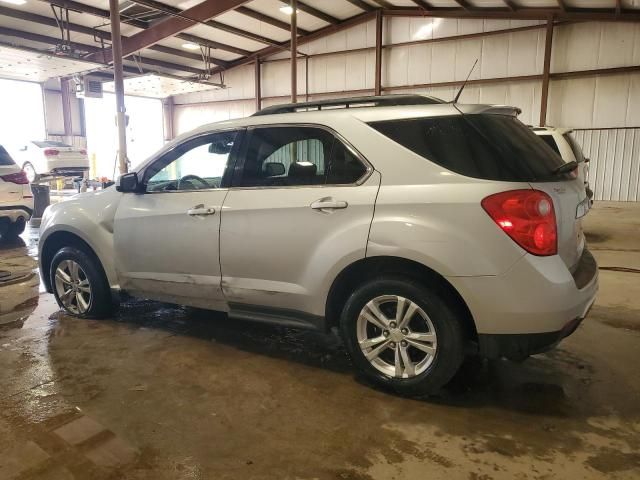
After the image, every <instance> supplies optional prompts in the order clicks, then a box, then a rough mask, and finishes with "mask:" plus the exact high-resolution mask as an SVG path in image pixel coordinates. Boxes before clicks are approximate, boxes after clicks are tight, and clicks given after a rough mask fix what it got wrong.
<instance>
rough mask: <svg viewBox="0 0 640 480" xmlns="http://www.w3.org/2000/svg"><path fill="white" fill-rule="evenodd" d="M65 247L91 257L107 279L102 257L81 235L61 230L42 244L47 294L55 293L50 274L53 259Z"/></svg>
mask: <svg viewBox="0 0 640 480" xmlns="http://www.w3.org/2000/svg"><path fill="white" fill-rule="evenodd" d="M64 247H75V248H77V249H79V250H82V251H83V252H85V253H87V254H88V255H90V256H91V257H92V258H93V259H94V260H95V261H96V265H97V267H98V268H99V270H101V271H102V274H103V275H104V276H105V278H106V277H107V275H106V272H105V270H104V267H103V265H102V262H101V261H100V257H98V255H97V253H96V252H95V250H94V249H93V247H91V245H89V244H88V243H87V242H86V241H85V240H84V239H83V238H81V237H80V236H79V235H77V234H75V233H73V232H69V231H67V230H59V231H56V232H53V233H51V234H50V235H49V236H48V237H47V238H46V239H45V240H44V241H43V244H42V247H41V248H40V273H41V275H42V282H43V283H44V286H45V288H46V290H47V292H49V293H52V292H53V286H52V285H51V278H49V272H50V270H51V262H52V261H53V257H54V256H55V254H56V253H57V252H58V251H59V250H60V249H61V248H64Z"/></svg>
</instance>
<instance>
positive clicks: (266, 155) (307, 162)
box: [233, 126, 366, 187]
mask: <svg viewBox="0 0 640 480" xmlns="http://www.w3.org/2000/svg"><path fill="white" fill-rule="evenodd" d="M365 173H366V168H365V166H364V165H363V164H362V162H361V161H360V160H359V159H358V158H356V157H355V155H354V154H353V153H351V152H350V151H349V150H348V149H347V148H346V147H345V145H344V144H343V143H342V142H341V141H339V140H338V139H337V138H336V137H334V136H333V135H332V134H331V133H330V132H328V131H327V130H324V129H321V128H314V127H306V126H305V127H260V128H255V129H254V130H253V131H251V132H250V136H249V138H248V146H247V151H246V154H245V156H244V165H243V167H242V170H241V171H240V172H237V174H236V177H235V178H234V180H233V186H234V187H283V186H299V185H327V184H333V185H340V184H351V183H355V182H356V181H358V180H359V179H360V178H361V177H362V176H363V175H364V174H365Z"/></svg>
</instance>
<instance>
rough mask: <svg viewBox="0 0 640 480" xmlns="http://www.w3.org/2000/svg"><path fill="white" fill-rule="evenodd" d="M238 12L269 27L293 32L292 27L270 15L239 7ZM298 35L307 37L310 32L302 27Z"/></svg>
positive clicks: (298, 29)
mask: <svg viewBox="0 0 640 480" xmlns="http://www.w3.org/2000/svg"><path fill="white" fill-rule="evenodd" d="M235 11H236V12H238V13H241V14H243V15H246V16H247V17H251V18H253V19H255V20H259V21H261V22H264V23H266V24H267V25H271V26H272V27H276V28H280V29H282V30H286V31H287V32H289V31H291V25H290V24H288V23H287V22H283V21H282V20H278V19H277V18H273V17H270V16H269V15H265V14H264V13H261V12H256V11H255V10H252V9H250V8H247V7H244V6H243V7H238V8H236V9H235ZM296 30H297V31H298V35H307V34H308V33H309V31H308V30H304V29H302V28H300V27H297V28H296Z"/></svg>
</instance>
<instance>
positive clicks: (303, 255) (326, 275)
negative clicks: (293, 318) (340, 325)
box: [220, 172, 380, 315]
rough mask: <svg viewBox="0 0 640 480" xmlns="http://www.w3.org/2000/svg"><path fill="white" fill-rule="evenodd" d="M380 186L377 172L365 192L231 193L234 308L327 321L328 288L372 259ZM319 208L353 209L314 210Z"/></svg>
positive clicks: (226, 216)
mask: <svg viewBox="0 0 640 480" xmlns="http://www.w3.org/2000/svg"><path fill="white" fill-rule="evenodd" d="M379 185H380V176H379V174H378V173H377V172H373V174H372V175H371V176H370V177H369V178H368V180H367V181H366V182H365V183H364V184H362V185H359V186H327V187H302V188H266V189H231V190H230V191H229V195H228V196H227V199H226V200H225V204H224V211H223V214H222V225H221V236H220V250H221V252H222V255H221V266H222V284H223V289H224V293H225V296H226V298H227V301H228V302H229V303H242V304H248V305H256V306H258V305H259V306H268V307H275V308H281V309H290V310H298V311H301V312H306V313H310V314H313V315H324V305H325V300H326V298H324V297H323V295H322V292H324V291H328V288H329V286H328V285H327V282H331V281H332V280H333V277H334V276H335V275H337V274H338V273H339V271H340V270H341V269H342V268H344V267H346V266H347V265H349V264H350V263H352V262H354V261H356V260H358V259H361V258H364V257H365V249H366V245H367V238H368V235H369V227H370V225H371V221H372V218H373V207H374V204H375V198H376V195H377V192H378V187H379ZM329 199H330V200H329ZM318 201H323V202H327V203H328V202H345V203H346V204H347V205H348V206H346V208H334V209H328V208H325V209H320V208H317V209H316V208H312V204H314V203H315V202H318ZM339 206H341V205H339Z"/></svg>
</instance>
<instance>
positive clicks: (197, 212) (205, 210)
mask: <svg viewBox="0 0 640 480" xmlns="http://www.w3.org/2000/svg"><path fill="white" fill-rule="evenodd" d="M214 213H216V209H215V208H213V207H205V206H204V205H196V206H195V207H193V208H191V209H189V210H187V215H189V216H191V217H199V216H204V215H213V214H214Z"/></svg>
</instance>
